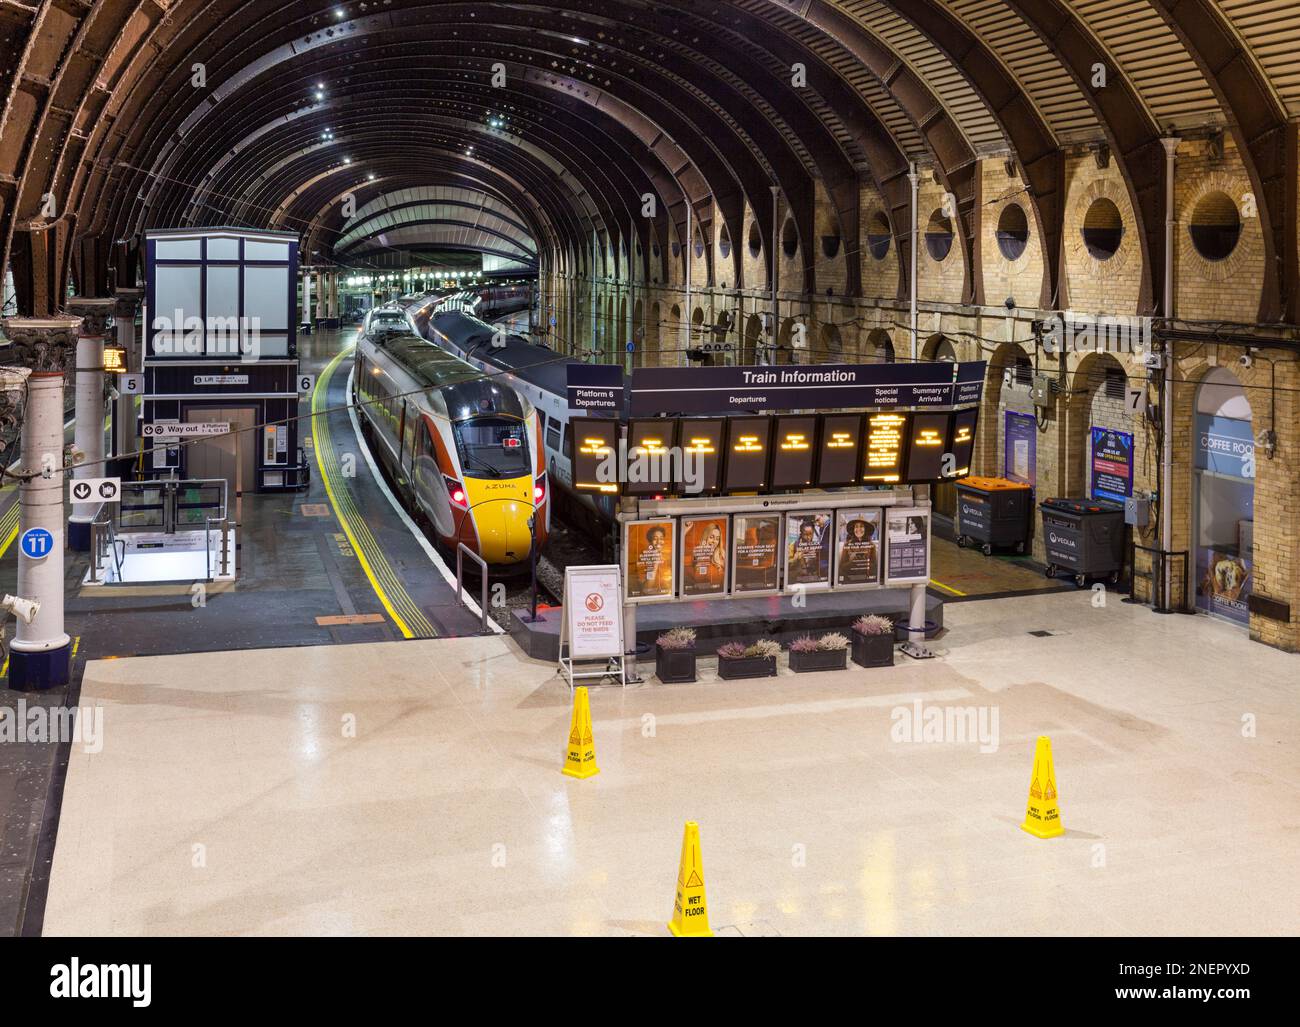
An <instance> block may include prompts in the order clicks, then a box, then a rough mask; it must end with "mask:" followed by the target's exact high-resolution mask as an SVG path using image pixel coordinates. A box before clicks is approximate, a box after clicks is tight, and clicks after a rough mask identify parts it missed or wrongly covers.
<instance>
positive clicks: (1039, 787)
mask: <svg viewBox="0 0 1300 1027" xmlns="http://www.w3.org/2000/svg"><path fill="white" fill-rule="evenodd" d="M1057 801H1058V800H1057V796H1056V768H1055V767H1054V766H1052V740H1051V739H1050V738H1048V737H1047V735H1039V736H1038V745H1037V746H1035V747H1034V778H1033V780H1032V781H1031V782H1030V784H1029V804H1028V806H1027V807H1026V808H1025V822H1024V823H1023V824H1021V825H1020V827H1021V829H1022V830H1024V831H1028V832H1029V833H1030V834H1032V835H1033V836H1034V837H1035V838H1055V837H1056V836H1057V835H1062V834H1065V825H1063V824H1062V823H1061V810H1060V808H1059V807H1058V806H1057Z"/></svg>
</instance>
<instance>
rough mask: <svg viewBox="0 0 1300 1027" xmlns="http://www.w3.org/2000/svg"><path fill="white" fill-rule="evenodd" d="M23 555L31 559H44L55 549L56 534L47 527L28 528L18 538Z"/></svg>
mask: <svg viewBox="0 0 1300 1027" xmlns="http://www.w3.org/2000/svg"><path fill="white" fill-rule="evenodd" d="M18 547H19V548H20V549H21V550H22V551H23V556H25V557H27V558H28V559H30V560H43V559H44V558H45V557H47V556H49V555H50V553H52V552H53V551H54V536H53V535H51V534H50V532H49V531H48V530H47V529H45V528H28V529H27V530H26V531H24V532H23V533H22V537H21V538H19V540H18Z"/></svg>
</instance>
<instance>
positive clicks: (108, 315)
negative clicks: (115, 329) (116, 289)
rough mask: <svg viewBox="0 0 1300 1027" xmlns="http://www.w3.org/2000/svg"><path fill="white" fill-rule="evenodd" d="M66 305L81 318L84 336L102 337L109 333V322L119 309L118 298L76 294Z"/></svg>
mask: <svg viewBox="0 0 1300 1027" xmlns="http://www.w3.org/2000/svg"><path fill="white" fill-rule="evenodd" d="M66 306H67V308H68V312H69V313H70V314H72V315H73V316H74V317H79V318H81V335H82V337H83V338H91V339H101V338H103V337H104V336H105V335H107V334H108V322H109V321H111V320H112V319H113V315H114V314H115V313H116V311H117V300H115V299H113V298H112V297H105V298H103V299H100V298H92V297H89V296H74V297H72V299H70V300H68V302H67V304H66Z"/></svg>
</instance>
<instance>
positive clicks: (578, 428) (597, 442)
mask: <svg viewBox="0 0 1300 1027" xmlns="http://www.w3.org/2000/svg"><path fill="white" fill-rule="evenodd" d="M569 424H570V430H571V431H572V432H573V487H574V488H575V489H577V490H578V491H579V492H599V493H601V494H603V495H608V496H616V495H618V493H619V484H618V431H619V423H618V421H616V420H614V419H612V418H608V417H575V418H573V419H572V420H571V421H570V422H569ZM602 477H603V478H604V479H606V480H604V481H602V480H601V479H602ZM625 580H626V579H625Z"/></svg>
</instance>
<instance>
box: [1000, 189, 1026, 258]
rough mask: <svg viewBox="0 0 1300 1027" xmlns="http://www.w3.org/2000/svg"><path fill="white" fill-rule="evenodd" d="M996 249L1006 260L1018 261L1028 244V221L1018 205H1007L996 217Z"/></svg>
mask: <svg viewBox="0 0 1300 1027" xmlns="http://www.w3.org/2000/svg"><path fill="white" fill-rule="evenodd" d="M997 235H998V249H999V250H1001V251H1002V256H1004V257H1006V258H1007V260H1019V259H1020V257H1021V255H1022V254H1023V253H1024V252H1025V247H1026V246H1027V245H1028V244H1029V219H1028V218H1026V217H1025V210H1024V208H1023V207H1021V206H1020V204H1018V203H1008V204H1007V205H1006V206H1005V207H1003V208H1002V213H1001V214H1000V215H999V216H998V232H997Z"/></svg>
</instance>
